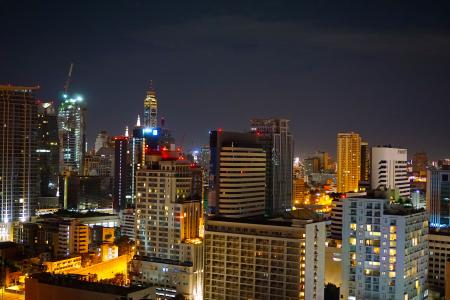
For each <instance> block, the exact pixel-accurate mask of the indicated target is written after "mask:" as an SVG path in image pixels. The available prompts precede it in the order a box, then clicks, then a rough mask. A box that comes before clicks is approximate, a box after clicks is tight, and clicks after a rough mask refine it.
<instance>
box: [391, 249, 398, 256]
mask: <svg viewBox="0 0 450 300" xmlns="http://www.w3.org/2000/svg"><path fill="white" fill-rule="evenodd" d="M395 254H397V250H395V249H392V248H391V249H389V255H395Z"/></svg>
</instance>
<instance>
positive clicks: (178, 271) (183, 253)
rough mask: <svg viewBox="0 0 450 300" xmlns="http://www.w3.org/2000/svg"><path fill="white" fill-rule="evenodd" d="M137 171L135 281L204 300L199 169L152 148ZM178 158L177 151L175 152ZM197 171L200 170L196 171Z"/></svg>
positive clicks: (188, 297)
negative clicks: (144, 163)
mask: <svg viewBox="0 0 450 300" xmlns="http://www.w3.org/2000/svg"><path fill="white" fill-rule="evenodd" d="M148 153H150V154H148V155H147V157H146V165H145V166H143V167H142V168H141V169H140V170H138V171H137V177H136V182H137V183H136V184H137V199H136V211H135V213H136V254H137V256H136V257H135V259H134V260H133V261H132V270H133V272H135V274H136V276H134V278H133V282H139V283H147V284H153V285H154V286H156V288H157V290H160V291H161V292H163V293H165V294H167V293H168V294H171V293H173V295H172V296H175V294H177V293H179V294H183V295H184V296H185V297H186V298H187V299H197V297H200V298H201V291H202V284H203V283H202V278H203V274H202V273H203V258H202V256H203V243H202V240H201V239H200V232H199V231H200V230H199V229H200V228H199V225H200V219H201V217H202V209H201V198H200V197H201V193H200V194H199V191H197V190H195V185H194V183H195V182H196V181H197V180H198V179H197V178H195V176H199V178H200V180H201V173H196V172H195V167H194V166H192V164H191V163H189V162H188V161H185V160H179V159H178V158H177V156H173V155H171V154H170V153H165V151H162V152H160V153H159V154H158V153H155V152H153V151H152V150H150V151H149V152H148ZM175 154H176V153H175ZM193 168H194V169H193Z"/></svg>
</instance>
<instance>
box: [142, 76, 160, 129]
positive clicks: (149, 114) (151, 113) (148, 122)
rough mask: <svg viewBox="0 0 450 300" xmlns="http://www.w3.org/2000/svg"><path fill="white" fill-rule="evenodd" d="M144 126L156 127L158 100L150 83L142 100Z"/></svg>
mask: <svg viewBox="0 0 450 300" xmlns="http://www.w3.org/2000/svg"><path fill="white" fill-rule="evenodd" d="M144 127H150V128H156V127H158V100H156V93H155V90H154V89H153V86H152V85H150V89H149V90H148V91H147V96H146V97H145V100H144Z"/></svg>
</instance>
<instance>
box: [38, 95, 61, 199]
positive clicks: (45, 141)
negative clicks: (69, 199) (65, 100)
mask: <svg viewBox="0 0 450 300" xmlns="http://www.w3.org/2000/svg"><path fill="white" fill-rule="evenodd" d="M36 152H37V160H38V164H39V185H40V192H39V196H41V197H54V196H56V193H57V190H58V175H59V141H58V116H57V114H56V109H55V105H54V104H53V102H41V101H38V142H37V149H36Z"/></svg>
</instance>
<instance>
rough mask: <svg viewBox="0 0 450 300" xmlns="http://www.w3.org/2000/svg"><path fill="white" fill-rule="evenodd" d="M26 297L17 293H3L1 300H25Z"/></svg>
mask: <svg viewBox="0 0 450 300" xmlns="http://www.w3.org/2000/svg"><path fill="white" fill-rule="evenodd" d="M24 299H25V295H20V294H16V293H8V292H1V294H0V300H24Z"/></svg>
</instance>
